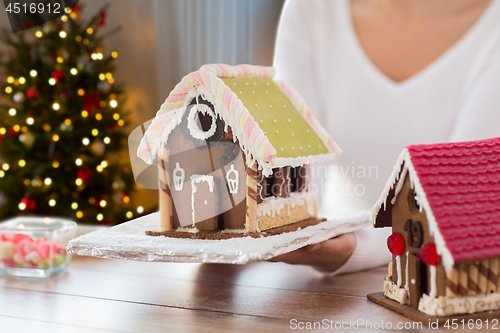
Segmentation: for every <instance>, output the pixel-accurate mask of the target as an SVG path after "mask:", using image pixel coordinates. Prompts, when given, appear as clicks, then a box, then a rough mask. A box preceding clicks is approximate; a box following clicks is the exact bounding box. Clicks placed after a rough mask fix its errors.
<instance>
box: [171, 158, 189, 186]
mask: <svg viewBox="0 0 500 333" xmlns="http://www.w3.org/2000/svg"><path fill="white" fill-rule="evenodd" d="M179 173H180V174H179ZM172 178H173V179H174V189H175V190H176V191H182V189H183V188H184V179H185V178H186V171H184V169H183V168H181V165H180V163H179V162H176V163H175V169H174V172H173V177H172Z"/></svg>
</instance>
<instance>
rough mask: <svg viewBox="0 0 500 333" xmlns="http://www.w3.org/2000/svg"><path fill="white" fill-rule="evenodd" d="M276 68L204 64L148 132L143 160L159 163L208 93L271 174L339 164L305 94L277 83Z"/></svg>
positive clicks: (175, 92) (173, 96)
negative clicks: (194, 103) (190, 108)
mask: <svg viewBox="0 0 500 333" xmlns="http://www.w3.org/2000/svg"><path fill="white" fill-rule="evenodd" d="M273 75H274V69H273V68H272V67H262V66H251V65H238V66H229V65H224V64H212V65H204V66H202V67H201V69H200V70H198V71H196V72H192V73H190V74H189V75H186V76H185V77H184V78H183V79H182V81H181V82H180V83H179V84H177V85H176V87H175V88H174V90H172V92H171V93H170V95H169V96H168V98H167V99H166V101H165V103H163V105H162V106H161V108H160V110H159V111H158V113H157V115H156V117H155V118H154V119H153V121H152V123H151V125H150V126H149V128H148V130H147V131H146V133H145V135H144V137H143V139H142V141H141V144H140V146H139V149H138V156H139V157H140V158H142V159H143V160H144V161H145V162H146V163H149V164H151V163H154V162H155V160H156V153H157V151H158V148H159V146H160V145H162V144H164V143H166V142H167V140H168V135H169V134H170V132H171V131H172V129H173V128H174V127H175V126H177V125H178V124H179V123H180V121H181V119H182V115H183V114H184V112H185V110H186V106H187V105H188V104H189V103H190V102H191V100H192V98H193V97H194V96H198V95H199V94H202V95H203V96H204V97H205V98H208V100H210V102H212V103H213V104H214V106H215V110H216V111H215V112H216V113H217V114H219V115H220V117H221V118H222V119H223V120H224V121H225V122H226V124H227V125H228V126H230V127H231V130H232V131H233V134H234V135H235V137H236V138H237V139H238V142H239V144H240V146H241V148H242V150H243V151H244V152H245V154H246V155H247V157H250V158H251V159H252V160H254V161H257V163H258V165H259V168H261V169H263V172H264V174H265V175H270V174H271V173H272V169H274V168H277V167H283V166H300V165H304V164H309V163H319V162H324V161H329V160H334V159H336V158H338V157H339V156H340V154H341V153H342V151H341V149H340V148H339V147H338V146H337V144H336V143H335V142H334V141H333V140H332V138H331V137H330V135H329V134H328V133H327V132H326V130H325V129H324V128H323V127H321V126H320V125H319V124H318V122H317V121H316V119H315V118H314V117H313V115H312V113H311V110H310V109H309V107H308V106H307V104H306V103H305V101H304V100H303V99H302V98H301V97H300V96H299V94H298V93H297V92H296V91H295V90H294V89H293V88H292V87H290V86H289V85H288V84H286V83H285V82H283V81H279V80H275V79H273Z"/></svg>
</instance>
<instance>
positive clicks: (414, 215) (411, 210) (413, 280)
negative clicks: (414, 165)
mask: <svg viewBox="0 0 500 333" xmlns="http://www.w3.org/2000/svg"><path fill="white" fill-rule="evenodd" d="M387 200H388V204H390V200H391V197H389V198H388V199H387ZM420 229H421V232H418V230H420ZM392 230H393V232H397V233H399V234H400V235H401V236H402V237H403V239H404V241H405V252H404V253H403V254H402V255H401V256H400V257H401V263H402V265H401V266H402V267H401V275H402V276H401V278H402V281H403V282H402V286H404V285H405V284H406V283H407V282H406V261H407V260H409V261H408V269H409V272H408V275H409V280H410V281H408V286H409V289H410V302H411V304H412V306H413V307H415V308H417V307H418V301H419V299H420V295H421V293H422V292H424V293H428V292H429V290H430V285H431V281H430V271H429V267H428V265H426V264H424V263H423V262H422V261H421V260H420V259H419V257H420V256H421V254H422V247H423V246H424V245H425V244H427V243H433V242H434V238H433V237H432V236H431V235H430V233H429V226H428V222H427V215H426V212H425V210H424V209H421V211H420V210H419V207H418V206H417V203H416V201H415V193H414V191H413V189H412V188H411V184H410V179H409V175H407V176H406V178H405V180H404V186H403V188H402V190H401V191H400V192H399V194H398V196H397V198H396V201H395V203H394V205H393V207H392ZM410 236H411V238H410ZM407 252H409V254H408V256H409V258H407V255H406V254H407ZM396 265H397V263H396V259H395V256H394V255H393V260H392V280H393V281H394V282H395V281H397V279H398V273H397V266H396ZM436 268H437V295H438V296H445V295H446V275H445V271H444V267H443V265H442V264H441V262H439V263H438V265H437V267H436Z"/></svg>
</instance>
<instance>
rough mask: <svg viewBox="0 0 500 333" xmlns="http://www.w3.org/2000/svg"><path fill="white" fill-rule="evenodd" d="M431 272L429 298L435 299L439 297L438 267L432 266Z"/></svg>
mask: <svg viewBox="0 0 500 333" xmlns="http://www.w3.org/2000/svg"><path fill="white" fill-rule="evenodd" d="M429 269H430V271H431V290H430V292H429V297H432V298H435V297H436V296H437V269H436V266H433V265H430V267H429Z"/></svg>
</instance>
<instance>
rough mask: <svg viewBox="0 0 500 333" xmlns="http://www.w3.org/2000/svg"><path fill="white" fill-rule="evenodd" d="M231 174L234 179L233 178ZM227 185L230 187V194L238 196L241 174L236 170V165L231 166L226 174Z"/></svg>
mask: <svg viewBox="0 0 500 333" xmlns="http://www.w3.org/2000/svg"><path fill="white" fill-rule="evenodd" d="M231 174H233V175H234V178H231V177H230V176H231ZM226 179H227V185H228V186H229V193H231V194H238V183H239V180H240V173H239V171H238V170H236V169H235V168H234V164H231V169H229V171H228V172H227V173H226Z"/></svg>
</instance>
